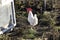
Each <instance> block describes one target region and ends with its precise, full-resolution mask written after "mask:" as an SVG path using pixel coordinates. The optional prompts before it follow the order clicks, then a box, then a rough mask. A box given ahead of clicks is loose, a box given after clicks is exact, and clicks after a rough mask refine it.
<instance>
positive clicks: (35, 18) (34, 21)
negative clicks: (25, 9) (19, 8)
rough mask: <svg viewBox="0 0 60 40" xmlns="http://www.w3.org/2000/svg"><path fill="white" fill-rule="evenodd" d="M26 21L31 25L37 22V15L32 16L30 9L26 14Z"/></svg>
mask: <svg viewBox="0 0 60 40" xmlns="http://www.w3.org/2000/svg"><path fill="white" fill-rule="evenodd" d="M28 22H29V23H30V25H32V26H35V25H37V24H38V18H37V15H36V14H34V16H33V13H32V11H29V14H28Z"/></svg>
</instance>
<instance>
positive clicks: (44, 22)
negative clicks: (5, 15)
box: [0, 0, 60, 40]
mask: <svg viewBox="0 0 60 40" xmlns="http://www.w3.org/2000/svg"><path fill="white" fill-rule="evenodd" d="M39 2H40V3H39V4H37V9H41V8H44V7H43V1H39ZM35 4H36V3H34V2H31V1H30V6H32V5H35ZM47 5H48V6H47V7H48V8H47V10H45V11H44V10H39V11H36V13H37V16H38V19H39V23H38V25H37V26H35V27H33V28H32V29H31V27H30V24H29V23H28V21H27V17H28V13H27V12H26V9H25V8H26V3H23V4H21V2H19V1H18V0H15V9H16V21H17V25H16V27H15V28H14V30H13V31H11V32H9V33H6V34H3V35H0V39H1V40H5V39H6V40H25V39H35V40H37V39H39V40H40V37H41V38H42V36H43V34H44V33H45V32H48V33H49V32H51V34H52V35H53V36H54V33H58V29H60V25H59V24H60V21H59V19H60V18H59V16H60V12H59V9H56V10H54V8H53V7H52V9H53V10H51V6H52V5H51V4H50V3H49V1H48V2H47ZM53 6H54V5H53ZM34 7H35V6H34ZM40 11H41V12H40ZM48 33H46V34H48ZM59 34H60V33H59ZM48 35H50V34H48ZM46 36H47V35H46ZM48 37H49V36H48Z"/></svg>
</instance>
